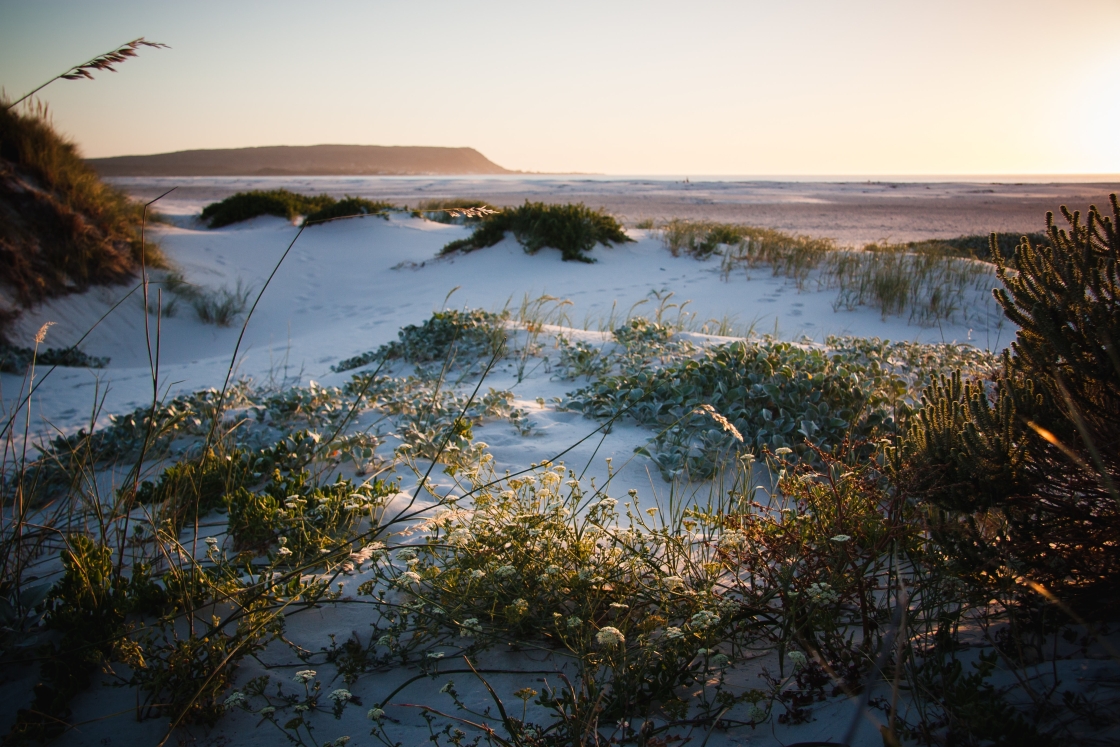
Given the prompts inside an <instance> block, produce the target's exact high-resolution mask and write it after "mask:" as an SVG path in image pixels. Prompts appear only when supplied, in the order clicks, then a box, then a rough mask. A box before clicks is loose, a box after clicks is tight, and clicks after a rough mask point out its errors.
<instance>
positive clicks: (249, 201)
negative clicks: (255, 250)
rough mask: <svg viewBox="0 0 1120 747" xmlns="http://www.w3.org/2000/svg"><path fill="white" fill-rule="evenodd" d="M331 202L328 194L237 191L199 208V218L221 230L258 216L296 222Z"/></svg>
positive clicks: (284, 190) (279, 190)
mask: <svg viewBox="0 0 1120 747" xmlns="http://www.w3.org/2000/svg"><path fill="white" fill-rule="evenodd" d="M334 201H335V200H334V198H333V197H330V196H328V195H319V196H318V197H310V196H308V195H301V194H296V193H295V192H289V191H288V190H286V189H272V190H253V191H252V192H238V193H237V194H235V195H232V196H230V197H227V198H225V199H224V200H222V201H221V202H212V203H210V204H209V205H207V206H206V207H204V208H203V209H202V215H201V218H202V220H204V221H206V222H207V223H208V224H209V226H210V228H222V227H223V226H228V225H232V224H234V223H240V222H241V221H245V220H249V219H251V218H256V217H258V216H261V215H275V216H277V217H279V218H285V219H286V220H295V218H296V216H299V215H307V214H309V213H314V212H316V211H318V210H322V209H323V208H325V207H327V206H328V205H331V204H333V203H334Z"/></svg>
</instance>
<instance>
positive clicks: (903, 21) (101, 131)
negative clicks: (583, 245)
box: [0, 0, 1120, 179]
mask: <svg viewBox="0 0 1120 747" xmlns="http://www.w3.org/2000/svg"><path fill="white" fill-rule="evenodd" d="M1118 22H1120V4H1118V3H1115V2H1111V1H1109V0H1068V1H1067V2H1061V3H1059V2H1054V1H1052V0H1050V1H1047V0H1028V1H1026V2H1012V1H1011V0H991V1H990V2H985V3H981V4H977V3H973V2H964V1H963V0H946V1H945V2H941V3H938V4H936V5H935V6H917V5H902V4H896V3H889V2H885V1H883V0H878V1H870V0H863V1H856V2H851V3H846V4H843V5H842V6H841V5H838V4H836V3H832V2H826V1H825V0H797V1H794V2H789V3H782V4H774V3H763V2H704V3H699V4H695V5H692V6H689V7H688V8H681V7H680V6H678V5H676V4H668V3H658V2H652V3H641V4H638V3H633V2H614V3H609V4H593V3H590V2H585V1H583V0H574V1H573V2H572V3H568V4H565V5H564V6H562V7H560V6H546V5H525V4H519V3H512V2H507V1H500V2H482V3H476V4H472V6H471V7H470V10H469V11H465V10H464V9H462V8H461V7H459V6H455V5H451V4H449V3H419V4H417V3H407V4H406V3H402V2H382V3H377V4H365V3H356V2H339V3H335V4H332V5H331V6H329V12H325V13H316V14H308V13H306V6H305V5H303V4H297V3H293V2H277V3H272V4H269V5H256V4H244V5H242V4H229V3H224V4H223V3H216V2H199V3H192V4H190V5H189V6H182V5H180V6H171V5H153V4H150V3H140V2H132V1H131V0H129V1H123V0H120V1H116V2H108V3H99V4H96V5H94V4H87V3H81V2H77V1H76V0H59V1H58V2H49V3H34V4H24V3H16V2H12V1H11V0H0V70H3V71H4V72H3V75H2V76H0V86H2V87H3V90H4V92H5V93H6V95H7V96H8V97H9V98H15V97H18V96H20V95H22V94H23V93H25V92H26V91H29V90H31V89H33V88H34V87H35V86H37V85H39V84H41V83H43V82H44V81H46V80H48V79H49V78H51V77H52V76H54V75H57V74H59V73H61V72H63V71H65V70H66V69H68V68H69V67H71V66H73V65H76V64H79V63H81V62H83V61H85V60H87V59H90V58H91V57H93V56H95V55H97V54H100V53H103V52H106V51H108V50H110V49H113V48H115V47H116V46H117V45H120V44H121V43H123V42H126V41H129V40H131V39H134V38H136V37H139V36H144V37H146V38H147V39H148V40H150V41H157V42H162V43H165V44H168V45H170V47H171V48H170V49H159V50H157V49H143V50H141V52H140V54H139V55H138V56H137V58H136V59H133V60H129V61H128V62H126V63H125V64H123V65H121V66H120V68H119V70H118V72H116V73H115V74H114V73H107V72H101V73H97V74H96V76H95V77H96V79H95V80H93V81H88V80H85V81H75V82H71V81H58V82H55V83H53V84H52V85H50V86H49V87H47V88H46V89H44V90H43V91H42V92H41V93H40V94H39V96H38V98H39V99H40V100H41V101H43V102H46V103H47V104H48V105H49V107H50V109H51V111H52V113H53V117H54V121H55V123H56V124H57V126H58V127H59V129H60V130H61V131H63V132H65V133H66V134H67V135H69V136H70V137H71V138H73V140H74V141H75V142H76V143H77V144H78V146H79V147H80V148H81V150H82V152H83V154H84V155H85V156H86V157H88V158H104V157H112V156H123V155H138V154H145V153H168V152H175V151H183V150H196V149H214V148H244V147H259V146H273V145H287V146H301V145H313V144H321V143H347V144H356V145H379V146H436V147H469V148H474V149H477V150H478V151H479V152H480V153H482V154H484V155H485V157H486V158H488V159H490V160H492V161H493V162H494V163H496V164H500V165H501V166H502V167H504V168H505V169H510V170H514V171H527V172H548V173H597V174H616V175H622V174H626V175H668V174H682V175H683V174H706V175H713V176H714V175H732V174H734V175H752V174H766V175H771V176H787V177H800V176H810V175H823V174H846V175H852V176H860V175H882V174H893V175H897V176H906V175H924V176H937V175H955V176H965V175H984V174H1013V175H1023V176H1026V175H1050V174H1053V175H1071V174H1081V175H1086V176H1087V177H1090V179H1091V178H1093V177H1100V176H1103V175H1114V174H1116V173H1120V141H1117V139H1116V138H1115V137H1114V136H1113V134H1112V133H1113V131H1114V129H1115V126H1116V123H1117V122H1118V121H1120V95H1118V94H1120V83H1118V82H1117V79H1116V77H1115V75H1114V71H1115V70H1117V69H1120V47H1118V46H1117V45H1116V44H1115V43H1114V33H1113V30H1114V29H1115V28H1117V24H1118Z"/></svg>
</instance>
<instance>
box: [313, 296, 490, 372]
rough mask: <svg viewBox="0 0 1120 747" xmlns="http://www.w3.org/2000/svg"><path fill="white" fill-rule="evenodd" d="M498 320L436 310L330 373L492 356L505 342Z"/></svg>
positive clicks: (477, 313) (482, 314)
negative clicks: (379, 363)
mask: <svg viewBox="0 0 1120 747" xmlns="http://www.w3.org/2000/svg"><path fill="white" fill-rule="evenodd" d="M501 322H502V317H501V316H499V315H498V314H493V313H491V312H489V311H483V310H482V309H474V310H472V311H457V310H455V309H449V310H447V311H437V312H436V313H434V314H432V316H431V317H430V318H428V319H427V320H425V321H424V323H423V324H421V325H419V326H417V325H415V324H409V325H408V326H406V327H403V328H402V329H401V330H400V332H398V333H397V336H398V337H399V338H400V339H399V340H395V341H393V342H389V343H386V344H385V345H382V346H381V347H380V348H378V349H377V350H371V351H369V352H367V353H362V354H361V355H358V356H355V357H353V358H347V359H346V360H344V361H340V362H339V363H338V365H336V366H333V367H332V369H331V370H333V371H337V372H342V371H350V370H352V369H355V368H361V367H362V366H366V365H369V364H370V363H374V362H376V361H382V360H394V359H401V360H406V361H408V362H409V363H431V362H433V361H440V360H444V359H446V358H448V356H449V355H451V354H452V353H454V356H455V357H458V358H467V359H474V358H479V357H481V356H487V355H493V354H494V353H495V352H496V351H497V350H498V349H499V348H500V347H501V345H502V343H504V341H505V331H504V329H503V328H502V326H501Z"/></svg>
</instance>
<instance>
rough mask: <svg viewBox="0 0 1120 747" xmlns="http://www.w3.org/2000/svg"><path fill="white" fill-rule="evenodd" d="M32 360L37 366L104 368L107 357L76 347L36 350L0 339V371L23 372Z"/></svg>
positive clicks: (107, 360) (106, 364)
mask: <svg viewBox="0 0 1120 747" xmlns="http://www.w3.org/2000/svg"><path fill="white" fill-rule="evenodd" d="M32 360H34V361H35V364H36V365H38V366H68V367H72V368H105V367H106V366H108V365H109V359H108V358H103V357H98V356H95V355H89V354H87V353H84V352H82V351H81V350H78V349H77V348H46V349H45V350H39V351H36V350H35V349H34V348H25V347H21V346H19V345H9V344H7V343H5V342H2V341H0V372H3V373H23V372H24V371H25V370H27V368H28V366H30V365H31V361H32Z"/></svg>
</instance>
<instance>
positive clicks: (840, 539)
mask: <svg viewBox="0 0 1120 747" xmlns="http://www.w3.org/2000/svg"><path fill="white" fill-rule="evenodd" d="M829 539H831V540H832V541H833V542H847V541H848V540H850V539H851V537H849V536H848V535H846V534H838V535H836V536H835V537H830V538H829Z"/></svg>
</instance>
